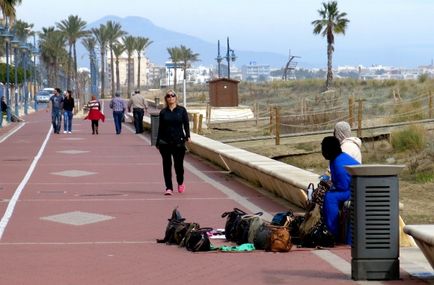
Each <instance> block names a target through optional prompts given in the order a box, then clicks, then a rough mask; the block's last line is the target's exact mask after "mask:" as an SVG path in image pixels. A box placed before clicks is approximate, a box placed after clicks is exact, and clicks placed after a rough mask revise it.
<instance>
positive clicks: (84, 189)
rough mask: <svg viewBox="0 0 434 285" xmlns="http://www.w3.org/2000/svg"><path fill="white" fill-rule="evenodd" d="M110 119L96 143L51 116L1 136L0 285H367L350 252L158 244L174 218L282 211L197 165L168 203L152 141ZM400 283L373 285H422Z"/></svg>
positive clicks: (192, 163) (204, 220) (212, 221)
mask: <svg viewBox="0 0 434 285" xmlns="http://www.w3.org/2000/svg"><path fill="white" fill-rule="evenodd" d="M105 113H106V115H107V117H108V119H107V120H106V122H105V123H100V131H99V133H100V134H99V135H92V134H91V129H90V122H89V121H83V120H82V119H77V118H75V119H74V121H73V133H72V134H63V133H61V134H59V135H55V134H53V132H52V131H50V115H49V113H46V112H45V111H40V112H37V113H34V114H31V115H29V116H27V117H25V120H26V122H25V124H23V125H11V126H8V127H5V128H3V129H0V218H1V219H2V220H1V223H0V257H1V258H0V285H4V284H8V285H17V284H32V285H39V284H41V285H51V284H56V285H59V284H71V285H72V284H116V285H121V284H189V285H194V284H222V285H223V284H241V285H242V284H249V285H254V284H321V285H326V284H365V283H363V282H358V283H357V282H355V281H352V280H351V279H350V265H349V262H350V260H351V257H350V249H349V248H348V247H337V248H334V249H331V250H311V249H297V248H293V251H291V252H289V253H268V252H264V251H255V252H251V253H223V252H212V253H191V252H188V251H186V250H185V249H182V248H178V247H177V246H167V245H164V244H157V243H156V242H155V239H156V238H162V237H163V234H164V230H165V226H166V223H167V218H168V217H169V215H170V213H171V211H172V209H173V208H174V207H175V206H179V209H180V211H181V213H182V214H183V216H185V217H186V218H187V220H188V221H195V222H198V223H200V225H202V226H211V227H214V228H222V227H224V219H222V218H221V217H220V215H221V213H223V212H225V211H228V210H231V209H232V208H233V207H239V208H242V209H245V210H247V211H249V212H251V210H250V209H251V208H252V207H253V206H252V205H254V206H255V207H257V208H260V209H262V210H263V211H265V212H267V213H269V214H274V213H276V212H278V211H283V210H285V207H284V206H282V204H279V203H277V202H273V201H272V200H271V199H269V198H267V197H265V196H263V195H262V194H260V193H259V192H257V191H255V190H254V189H251V188H250V187H249V186H248V185H246V184H244V183H242V182H241V181H239V180H238V179H235V178H234V177H232V176H231V175H230V174H227V173H225V172H222V171H221V170H220V169H217V168H215V167H214V166H212V165H209V164H208V163H206V162H204V161H202V160H201V159H200V158H198V157H195V156H193V155H190V154H188V155H187V156H186V161H185V167H186V187H187V188H186V192H185V193H183V194H178V193H174V195H173V196H170V197H167V196H163V190H164V184H163V176H162V169H161V159H160V155H159V153H158V151H157V149H156V148H155V147H152V146H150V138H149V136H148V134H145V135H136V134H134V131H133V129H132V126H131V125H129V124H124V125H123V130H122V134H121V135H116V134H115V130H114V124H113V121H112V120H111V115H110V112H109V110H106V112H105ZM62 131H63V128H62ZM8 135H9V136H8ZM401 278H402V280H399V281H389V282H370V283H372V284H381V283H384V284H426V281H422V280H418V279H415V278H411V277H410V276H409V275H408V274H407V272H406V271H405V270H404V269H402V272H401Z"/></svg>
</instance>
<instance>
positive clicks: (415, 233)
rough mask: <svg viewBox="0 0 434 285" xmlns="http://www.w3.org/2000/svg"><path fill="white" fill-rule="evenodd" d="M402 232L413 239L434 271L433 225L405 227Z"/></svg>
mask: <svg viewBox="0 0 434 285" xmlns="http://www.w3.org/2000/svg"><path fill="white" fill-rule="evenodd" d="M404 232H405V233H406V234H408V235H410V236H412V237H413V239H414V240H415V242H416V244H417V246H418V247H419V248H420V250H421V251H422V252H423V254H424V255H425V257H426V259H428V261H429V263H430V264H431V267H432V268H433V269H434V225H407V226H405V227H404Z"/></svg>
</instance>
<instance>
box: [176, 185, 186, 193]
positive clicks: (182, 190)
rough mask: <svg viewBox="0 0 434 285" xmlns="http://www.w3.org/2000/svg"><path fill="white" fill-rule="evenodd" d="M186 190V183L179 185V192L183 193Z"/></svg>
mask: <svg viewBox="0 0 434 285" xmlns="http://www.w3.org/2000/svg"><path fill="white" fill-rule="evenodd" d="M184 191H185V185H184V184H181V185H178V193H182V192H184Z"/></svg>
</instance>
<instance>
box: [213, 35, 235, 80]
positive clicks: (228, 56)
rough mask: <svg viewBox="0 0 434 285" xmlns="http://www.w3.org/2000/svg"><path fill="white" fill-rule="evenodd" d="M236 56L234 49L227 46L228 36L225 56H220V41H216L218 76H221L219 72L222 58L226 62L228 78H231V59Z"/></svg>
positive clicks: (233, 59)
mask: <svg viewBox="0 0 434 285" xmlns="http://www.w3.org/2000/svg"><path fill="white" fill-rule="evenodd" d="M236 58H237V57H236V56H235V51H234V50H233V49H231V48H230V46H229V37H228V38H227V49H226V56H224V57H223V56H221V55H220V41H218V42H217V58H216V60H217V68H218V69H217V70H218V76H219V78H220V77H221V72H220V64H221V62H222V60H223V59H226V61H227V63H228V79H229V78H231V61H235V59H236Z"/></svg>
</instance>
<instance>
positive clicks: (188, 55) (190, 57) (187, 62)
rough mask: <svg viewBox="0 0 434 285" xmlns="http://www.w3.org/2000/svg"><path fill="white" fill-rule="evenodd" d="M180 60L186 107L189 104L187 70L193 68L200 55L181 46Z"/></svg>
mask: <svg viewBox="0 0 434 285" xmlns="http://www.w3.org/2000/svg"><path fill="white" fill-rule="evenodd" d="M179 53H180V55H179V59H180V61H181V62H182V65H181V67H182V70H183V72H184V82H183V85H184V88H183V89H184V92H183V93H184V94H183V100H184V107H185V105H186V104H187V103H186V99H187V98H186V96H187V94H186V80H187V68H189V67H190V66H191V63H193V62H196V61H198V60H199V54H198V53H194V52H193V51H192V50H191V49H190V48H187V47H185V46H183V45H181V47H180V48H179Z"/></svg>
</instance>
